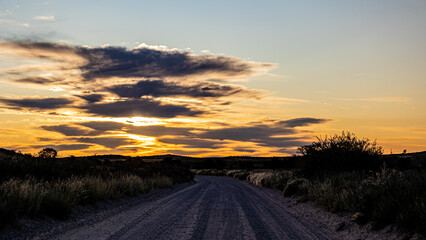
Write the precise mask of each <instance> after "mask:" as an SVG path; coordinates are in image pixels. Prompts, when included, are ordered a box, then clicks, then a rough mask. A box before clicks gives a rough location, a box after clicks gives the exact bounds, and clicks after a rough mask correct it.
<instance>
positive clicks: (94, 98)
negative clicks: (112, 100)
mask: <svg viewBox="0 0 426 240" xmlns="http://www.w3.org/2000/svg"><path fill="white" fill-rule="evenodd" d="M77 97H79V98H82V99H84V100H86V101H87V102H89V103H96V102H100V101H102V99H104V96H103V95H102V94H87V95H77Z"/></svg>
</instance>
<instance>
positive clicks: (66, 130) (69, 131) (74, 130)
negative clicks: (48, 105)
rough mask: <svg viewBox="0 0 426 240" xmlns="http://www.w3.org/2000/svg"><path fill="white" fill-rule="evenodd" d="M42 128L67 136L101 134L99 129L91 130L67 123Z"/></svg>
mask: <svg viewBox="0 0 426 240" xmlns="http://www.w3.org/2000/svg"><path fill="white" fill-rule="evenodd" d="M41 128H42V129H44V130H48V131H54V132H58V133H61V134H63V135H65V136H95V135H98V134H99V132H98V131H91V130H88V129H83V128H79V127H74V126H70V125H66V124H62V125H53V126H41Z"/></svg>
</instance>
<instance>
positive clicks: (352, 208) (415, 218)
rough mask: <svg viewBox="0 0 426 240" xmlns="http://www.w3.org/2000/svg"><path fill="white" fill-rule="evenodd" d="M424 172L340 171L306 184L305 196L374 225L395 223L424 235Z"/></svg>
mask: <svg viewBox="0 0 426 240" xmlns="http://www.w3.org/2000/svg"><path fill="white" fill-rule="evenodd" d="M425 186H426V172H425V171H404V172H402V171H397V170H393V169H388V168H386V167H384V168H383V169H382V170H381V171H380V172H377V173H375V174H373V175H370V176H368V175H366V174H364V173H362V172H352V173H339V174H337V175H334V176H330V177H328V178H325V179H324V180H320V179H318V180H316V181H314V182H313V183H311V184H309V185H308V190H307V193H306V195H305V196H304V197H305V198H306V199H307V200H312V201H315V202H317V203H318V204H319V205H322V206H324V207H325V208H326V209H328V210H331V211H333V212H349V213H357V214H358V215H360V216H363V220H362V222H365V221H367V220H371V221H373V226H374V227H375V228H381V227H384V226H386V225H388V224H398V225H399V226H401V227H402V228H403V229H406V230H408V231H417V232H419V233H422V234H425V235H426V229H425V228H424V226H426V188H425Z"/></svg>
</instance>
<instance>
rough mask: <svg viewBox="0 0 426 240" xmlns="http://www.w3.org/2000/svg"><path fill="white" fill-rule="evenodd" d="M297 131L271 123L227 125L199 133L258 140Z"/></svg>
mask: <svg viewBox="0 0 426 240" xmlns="http://www.w3.org/2000/svg"><path fill="white" fill-rule="evenodd" d="M295 132H296V131H295V130H293V129H291V128H283V127H274V126H269V125H257V126H249V127H226V128H221V129H209V130H206V131H205V132H204V133H201V134H199V136H200V137H202V138H209V139H220V140H224V139H228V140H235V141H258V140H259V139H265V138H270V137H272V136H274V135H288V134H293V133H295Z"/></svg>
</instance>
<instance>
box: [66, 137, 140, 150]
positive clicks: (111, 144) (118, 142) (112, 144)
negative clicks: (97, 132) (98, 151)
mask: <svg viewBox="0 0 426 240" xmlns="http://www.w3.org/2000/svg"><path fill="white" fill-rule="evenodd" d="M68 139H69V140H73V141H76V142H83V143H94V144H98V145H102V146H104V147H107V148H116V147H119V146H123V145H131V144H137V141H136V140H133V139H129V138H124V137H96V138H88V137H75V138H68Z"/></svg>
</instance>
